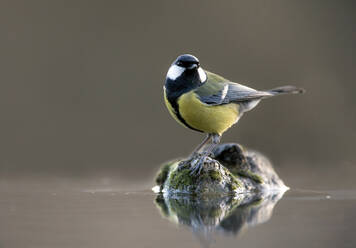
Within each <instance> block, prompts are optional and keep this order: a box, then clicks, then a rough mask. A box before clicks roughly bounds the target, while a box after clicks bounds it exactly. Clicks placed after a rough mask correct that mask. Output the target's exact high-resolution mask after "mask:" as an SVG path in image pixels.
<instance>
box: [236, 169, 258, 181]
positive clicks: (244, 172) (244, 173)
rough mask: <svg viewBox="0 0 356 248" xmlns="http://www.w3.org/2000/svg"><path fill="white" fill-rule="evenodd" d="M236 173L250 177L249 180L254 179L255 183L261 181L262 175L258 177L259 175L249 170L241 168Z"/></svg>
mask: <svg viewBox="0 0 356 248" xmlns="http://www.w3.org/2000/svg"><path fill="white" fill-rule="evenodd" d="M237 174H238V175H239V176H241V177H246V178H250V179H251V180H253V181H255V182H256V183H259V184H262V183H263V179H262V177H260V176H259V175H257V174H255V173H253V172H251V171H249V170H241V171H238V172H237Z"/></svg>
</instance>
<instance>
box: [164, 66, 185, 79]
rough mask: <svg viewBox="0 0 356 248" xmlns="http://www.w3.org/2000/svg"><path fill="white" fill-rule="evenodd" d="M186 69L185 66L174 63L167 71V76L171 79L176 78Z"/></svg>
mask: <svg viewBox="0 0 356 248" xmlns="http://www.w3.org/2000/svg"><path fill="white" fill-rule="evenodd" d="M184 71H185V68H183V67H181V66H178V65H172V66H171V67H169V70H168V72H167V78H169V79H171V80H176V79H177V78H178V77H179V76H180V75H182V73H183V72H184Z"/></svg>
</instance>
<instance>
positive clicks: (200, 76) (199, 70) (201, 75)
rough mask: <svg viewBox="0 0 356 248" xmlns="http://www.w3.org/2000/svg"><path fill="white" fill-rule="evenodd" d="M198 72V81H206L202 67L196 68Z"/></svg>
mask: <svg viewBox="0 0 356 248" xmlns="http://www.w3.org/2000/svg"><path fill="white" fill-rule="evenodd" d="M198 73H199V78H200V82H202V83H203V82H205V81H206V73H205V71H204V70H203V69H202V68H199V69H198Z"/></svg>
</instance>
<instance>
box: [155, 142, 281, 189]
mask: <svg viewBox="0 0 356 248" xmlns="http://www.w3.org/2000/svg"><path fill="white" fill-rule="evenodd" d="M212 157H214V159H213V158H208V159H207V161H206V162H205V163H204V166H203V169H202V171H201V173H200V174H198V175H195V174H194V175H191V173H190V167H191V165H190V163H194V159H193V160H192V161H190V162H189V163H186V164H185V165H179V164H180V161H179V160H177V161H173V162H170V163H168V164H166V165H164V166H163V167H162V169H161V171H160V172H159V174H158V176H157V178H156V182H157V184H158V187H157V188H158V190H157V191H160V192H164V193H165V194H166V195H167V194H169V195H172V194H180V193H191V194H196V195H202V194H212V193H213V194H214V193H218V194H230V193H246V192H262V191H266V190H267V191H270V190H282V191H283V190H286V189H287V187H286V186H285V185H284V183H283V181H282V180H281V179H280V178H279V177H278V175H277V174H276V172H275V171H274V169H273V167H272V165H271V163H270V162H269V160H268V159H267V158H266V157H265V156H263V155H261V154H260V153H257V152H254V151H250V150H245V149H244V148H243V147H242V146H240V145H238V144H222V145H219V146H218V147H217V148H216V149H215V151H214V154H213V156H212Z"/></svg>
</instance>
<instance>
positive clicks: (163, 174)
mask: <svg viewBox="0 0 356 248" xmlns="http://www.w3.org/2000/svg"><path fill="white" fill-rule="evenodd" d="M174 163H175V161H171V162H169V163H167V164H165V165H163V166H162V168H161V169H160V171H159V172H158V175H157V177H156V183H157V184H158V185H163V184H164V182H165V181H166V179H167V177H168V173H169V171H170V169H171V168H172V165H173V164H174Z"/></svg>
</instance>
